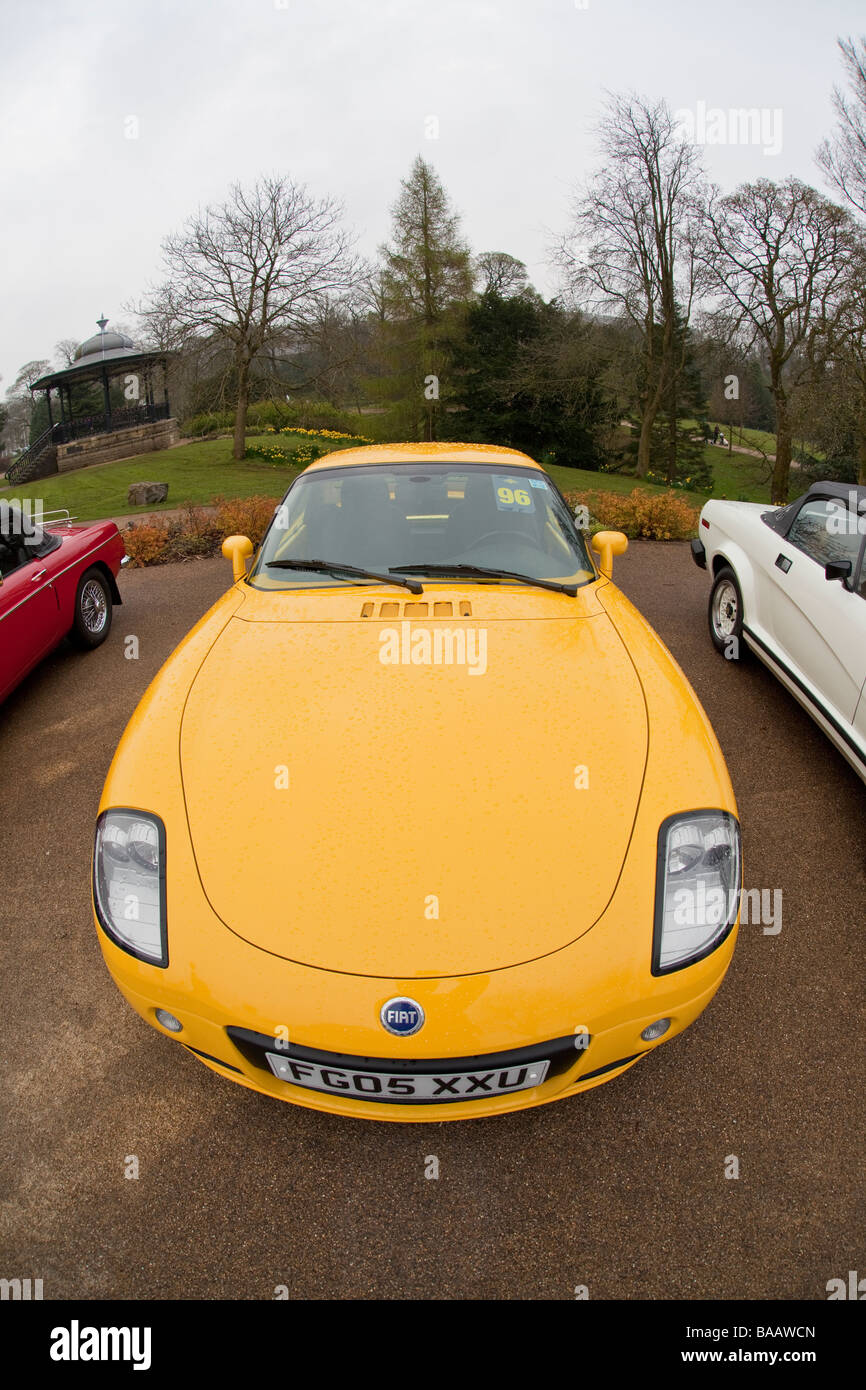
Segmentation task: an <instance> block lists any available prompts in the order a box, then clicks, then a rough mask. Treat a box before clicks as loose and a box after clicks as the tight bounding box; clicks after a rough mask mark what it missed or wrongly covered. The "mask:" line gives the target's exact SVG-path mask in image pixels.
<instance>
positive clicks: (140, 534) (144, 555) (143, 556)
mask: <svg viewBox="0 0 866 1390" xmlns="http://www.w3.org/2000/svg"><path fill="white" fill-rule="evenodd" d="M123 542H124V545H125V546H126V553H127V555H128V556H129V558H130V560H131V562H132V564H133V565H134V566H135V567H136V568H139V567H142V566H144V565H161V564H163V563H164V562H165V560H166V558H167V556H166V551H167V550H168V527H167V525H166V523H165V522H164V521H160V522H153V523H152V522H144V521H143V522H138V523H136V524H134V525H130V526H128V527H127V528H126V530H125V531H124V532H123Z"/></svg>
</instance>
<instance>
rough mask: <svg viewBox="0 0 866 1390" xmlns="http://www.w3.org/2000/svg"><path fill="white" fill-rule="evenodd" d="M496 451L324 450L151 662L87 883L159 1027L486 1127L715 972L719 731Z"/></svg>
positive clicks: (600, 539) (606, 540) (613, 1054)
mask: <svg viewBox="0 0 866 1390" xmlns="http://www.w3.org/2000/svg"><path fill="white" fill-rule="evenodd" d="M592 544H593V548H594V551H595V552H596V554H597V557H598V558H595V557H594V555H593V553H591V551H590V548H589V544H588V533H587V531H586V530H585V529H581V527H580V526H579V525H578V524H577V523H576V520H575V517H574V516H572V514H571V512H570V511H569V508H568V506H567V505H566V503H565V501H564V500H563V498H562V496H561V494H560V493H559V492H558V490H557V488H556V487H555V485H554V484H553V482H552V481H551V479H550V478H549V477H548V475H547V474H546V473H545V472H544V470H543V469H542V468H540V467H539V466H538V465H537V464H536V463H534V462H533V460H532V459H530V458H528V457H526V455H524V454H521V453H518V452H517V451H515V450H512V449H504V448H492V447H487V446H480V445H464V444H401V445H389V446H387V447H382V448H378V447H375V448H360V449H351V450H348V451H344V452H338V453H334V454H330V455H328V456H327V457H325V458H322V459H320V460H319V461H318V462H317V463H315V464H314V465H312V466H311V467H310V468H308V469H307V470H306V471H305V472H304V473H302V474H301V475H300V476H299V477H298V478H296V480H295V481H294V482H293V483H292V485H291V487H290V488H289V490H288V492H287V493H286V496H285V498H284V499H283V502H282V503H281V504H280V506H279V507H278V508H277V510H276V513H275V515H274V518H273V521H272V523H271V526H270V529H269V530H268V533H267V535H266V536H265V539H264V541H263V543H262V545H261V547H260V548H259V550H258V553H257V554H256V556H255V559H254V560H253V562H252V564H251V565H250V563H249V557H250V556H251V554H252V551H253V547H252V545H251V543H250V541H249V540H247V539H246V538H244V537H240V536H233V537H231V538H230V539H229V540H227V541H226V542H225V544H224V547H223V551H224V553H225V554H226V555H227V556H228V557H230V558H231V559H232V562H233V570H234V584H233V585H232V587H231V588H230V589H229V591H228V592H227V593H226V594H225V595H224V596H223V598H221V599H220V600H219V602H218V603H216V604H215V605H214V607H213V608H212V609H211V610H210V612H209V613H207V614H206V615H205V617H204V618H202V620H201V621H200V622H199V623H198V624H197V625H196V627H194V628H193V630H192V632H190V634H189V635H188V636H187V637H186V638H185V639H184V641H183V642H182V643H181V644H180V646H179V647H178V648H177V650H176V651H175V652H174V653H173V655H172V656H171V657H170V658H169V660H168V661H167V662H166V664H165V666H164V667H163V668H162V670H161V671H160V673H159V674H158V675H157V677H156V679H155V680H154V681H153V683H152V684H151V686H150V687H149V689H148V691H147V692H146V694H145V695H144V698H143V699H142V701H141V703H140V705H139V707H138V709H137V710H136V712H135V714H134V715H133V717H132V720H131V721H130V724H129V726H128V728H127V730H126V732H125V733H124V735H123V738H122V740H121V742H120V746H119V748H118V750H117V753H116V755H115V758H114V761H113V763H112V765H111V769H110V771H109V774H108V779H107V781H106V784H105V790H104V792H103V796H102V802H101V805H100V814H99V819H98V823H97V829H96V844H95V852H94V861H93V899H94V911H95V916H96V921H97V923H98V928H99V938H100V943H101V946H102V950H103V954H104V956H105V959H106V962H107V964H108V968H109V970H110V971H111V974H112V975H113V977H114V979H115V981H116V982H117V985H118V987H119V988H120V990H121V992H122V993H123V994H124V995H125V996H126V999H127V1000H128V1001H129V1003H130V1004H131V1005H132V1007H133V1008H134V1009H135V1010H136V1011H137V1012H138V1013H140V1014H141V1016H142V1018H144V1019H146V1020H147V1022H148V1023H150V1024H152V1025H153V1027H155V1028H156V1029H157V1030H159V1031H160V1032H162V1033H164V1034H166V1035H167V1036H169V1037H172V1038H174V1039H176V1040H177V1041H178V1042H179V1043H180V1044H182V1045H183V1046H184V1047H186V1048H187V1049H188V1050H189V1051H190V1052H192V1053H194V1054H195V1055H196V1056H197V1057H199V1058H200V1059H201V1060H202V1061H203V1062H204V1063H205V1064H206V1065H207V1066H209V1067H211V1068H212V1069H213V1070H214V1071H216V1072H218V1073H219V1074H220V1075H221V1076H225V1077H228V1078H229V1079H231V1080H233V1081H237V1082H239V1083H240V1084H241V1085H244V1086H250V1087H252V1088H253V1089H255V1090H257V1091H262V1092H264V1093H265V1094H267V1095H269V1096H276V1097H278V1098H279V1099H281V1100H288V1101H293V1102H295V1103H296V1104H298V1105H306V1106H309V1107H311V1108H313V1109H316V1110H327V1111H331V1112H332V1113H334V1114H338V1115H352V1116H360V1117H365V1118H371V1119H378V1120H402V1121H418V1120H430V1121H433V1120H442V1119H455V1120H456V1119H470V1118H472V1117H475V1116H482V1115H495V1114H501V1113H502V1112H504V1111H509V1110H517V1109H521V1108H524V1107H527V1106H532V1105H542V1104H544V1103H545V1102H547V1101H552V1100H559V1099H561V1098H563V1097H565V1096H569V1095H574V1094H575V1093H576V1092H578V1091H584V1090H587V1089H588V1088H589V1087H592V1086H597V1085H599V1084H600V1083H601V1082H603V1081H607V1080H609V1079H610V1078H611V1077H614V1076H617V1075H619V1073H621V1072H623V1071H624V1070H625V1069H626V1068H627V1067H630V1066H632V1065H633V1064H634V1063H635V1062H637V1061H639V1060H640V1059H641V1058H642V1057H644V1056H646V1054H647V1053H648V1052H651V1051H652V1050H653V1048H655V1047H657V1046H658V1045H659V1044H660V1043H662V1042H666V1041H667V1040H668V1039H670V1038H672V1037H675V1036H676V1034H677V1033H679V1032H681V1031H682V1030H683V1029H684V1028H686V1027H687V1026H688V1025H689V1024H690V1023H691V1022H692V1021H693V1020H694V1019H695V1018H697V1016H698V1014H699V1013H700V1012H701V1010H702V1009H703V1008H704V1007H705V1005H706V1004H707V1002H708V1001H709V1000H710V998H711V997H712V995H713V994H714V993H715V991H716V989H717V988H718V986H719V983H720V982H721V979H722V976H723V975H724V973H725V970H726V969H727V966H728V964H729V962H730V959H731V955H732V952H733V949H734V941H735V937H736V926H737V921H738V910H739V893H740V881H741V874H740V836H739V826H738V822H737V818H736V805H735V802H734V796H733V791H732V788H731V783H730V780H729V778H728V774H727V770H726V768H725V764H724V761H723V759H722V755H721V752H720V749H719V746H718V743H717V742H716V739H715V736H714V734H713V731H712V729H711V727H710V725H709V723H708V721H707V718H706V716H705V714H704V713H703V711H702V709H701V707H700V705H699V704H698V701H697V699H696V697H695V695H694V693H693V691H692V689H691V687H690V686H689V684H688V682H687V681H686V679H685V677H684V676H683V674H682V672H681V671H680V669H679V667H678V666H677V665H676V663H675V662H674V660H673V658H672V657H671V656H670V654H669V653H668V651H667V649H666V648H665V647H664V646H663V645H662V643H661V642H660V641H659V639H658V638H657V637H656V636H655V634H654V633H653V631H652V630H651V628H650V627H649V626H648V625H647V623H646V622H645V621H644V619H643V618H642V617H641V616H640V614H639V613H638V612H637V611H636V610H635V609H634V608H633V607H632V605H631V604H630V603H629V602H628V600H627V599H626V598H625V597H624V596H623V595H622V594H621V593H620V592H619V590H618V589H617V588H616V587H615V586H614V585H613V583H612V582H611V578H610V574H611V566H612V561H613V556H614V555H615V554H619V553H621V552H622V551H623V550H625V548H626V545H627V542H626V539H625V537H624V536H622V535H621V534H619V533H618V532H609V531H608V532H602V533H600V534H599V535H596V536H595V537H594V539H593V543H592Z"/></svg>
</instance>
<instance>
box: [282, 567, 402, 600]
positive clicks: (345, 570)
mask: <svg viewBox="0 0 866 1390" xmlns="http://www.w3.org/2000/svg"><path fill="white" fill-rule="evenodd" d="M265 569H270V570H312V571H313V573H314V574H348V575H352V576H353V578H355V579H376V580H378V581H379V583H380V584H398V585H399V586H400V588H401V589H408V590H409V592H410V594H423V592H424V586H423V585H422V584H419V583H418V581H417V579H395V578H394V575H393V574H379V573H378V572H377V571H376V570H361V569H358V568H357V567H356V566H355V565H343V564H341V563H340V561H339V560H266V561H265Z"/></svg>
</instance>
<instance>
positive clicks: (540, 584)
mask: <svg viewBox="0 0 866 1390" xmlns="http://www.w3.org/2000/svg"><path fill="white" fill-rule="evenodd" d="M395 572H402V573H404V574H428V575H434V574H441V575H443V576H447V575H456V576H457V577H460V576H464V577H465V578H467V579H473V578H474V579H510V580H512V581H513V582H514V583H515V584H531V585H533V587H534V588H536V589H552V590H553V592H554V593H555V594H570V595H571V597H572V598H574V597H575V595H576V594H577V585H576V584H557V582H556V580H555V579H534V578H533V577H532V575H531V574H517V572H516V571H515V570H489V569H484V568H482V566H481V565H394V566H393V567H392V569H391V573H392V574H394V573H395Z"/></svg>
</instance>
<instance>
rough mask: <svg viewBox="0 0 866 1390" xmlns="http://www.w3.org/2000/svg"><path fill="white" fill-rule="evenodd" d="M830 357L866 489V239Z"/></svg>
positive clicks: (852, 265)
mask: <svg viewBox="0 0 866 1390" xmlns="http://www.w3.org/2000/svg"><path fill="white" fill-rule="evenodd" d="M828 356H829V358H830V361H831V364H832V374H833V377H834V379H835V381H836V383H837V391H838V392H840V393H842V394H844V397H845V401H844V404H845V408H846V410H847V411H848V412H850V413H851V416H852V418H853V421H854V429H855V431H856V435H857V470H858V472H857V481H858V482H859V483H861V484H864V485H866V237H863V236H860V237H859V238H858V240H857V247H856V251H855V253H854V254H853V255H852V257H851V259H850V261H849V263H848V267H847V273H846V276H845V280H844V284H843V287H842V293H841V295H840V303H839V311H838V313H837V314H836V315H835V316H834V319H833V322H832V325H831V332H830V334H829V344H828Z"/></svg>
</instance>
